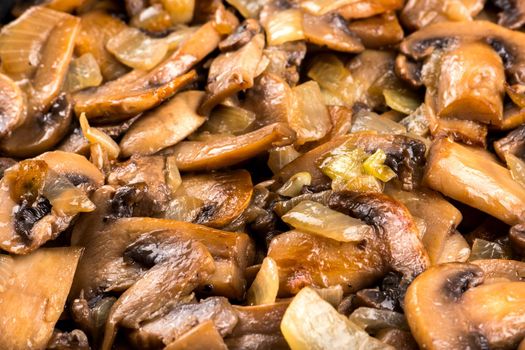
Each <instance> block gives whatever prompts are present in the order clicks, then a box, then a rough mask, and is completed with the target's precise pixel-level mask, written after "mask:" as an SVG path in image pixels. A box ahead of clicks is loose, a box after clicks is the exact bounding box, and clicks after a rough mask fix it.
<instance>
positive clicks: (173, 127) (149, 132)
mask: <svg viewBox="0 0 525 350" xmlns="http://www.w3.org/2000/svg"><path fill="white" fill-rule="evenodd" d="M203 98H204V93H203V92H201V91H185V92H181V93H180V94H177V95H176V96H175V97H174V98H172V99H171V100H169V101H167V102H165V103H164V104H162V105H161V106H159V107H158V108H156V109H154V110H152V111H149V112H146V114H144V115H143V116H141V117H140V118H139V119H138V120H137V121H136V122H135V123H133V125H132V126H131V127H130V129H129V130H128V131H127V132H126V134H125V135H124V137H123V138H122V140H121V141H120V149H121V151H122V156H123V157H129V156H131V155H132V154H143V155H148V154H153V153H156V152H158V151H160V150H162V149H164V148H166V147H170V146H173V145H175V144H177V143H178V142H180V141H182V140H184V139H185V138H186V137H188V136H189V135H190V134H191V133H193V132H194V131H195V130H197V128H199V127H200V126H201V125H202V124H203V123H204V122H205V121H206V118H205V117H204V116H203V115H199V114H198V113H197V109H198V107H199V106H200V104H201V102H202V100H203Z"/></svg>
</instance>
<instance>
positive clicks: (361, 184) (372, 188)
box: [332, 175, 384, 193]
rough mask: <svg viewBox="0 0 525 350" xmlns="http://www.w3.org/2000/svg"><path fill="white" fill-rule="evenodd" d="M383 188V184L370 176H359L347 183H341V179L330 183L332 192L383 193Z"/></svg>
mask: <svg viewBox="0 0 525 350" xmlns="http://www.w3.org/2000/svg"><path fill="white" fill-rule="evenodd" d="M383 188H384V185H383V183H382V182H381V181H379V180H378V179H377V178H375V177H374V176H372V175H359V176H356V177H354V178H352V179H350V180H348V181H341V179H336V180H334V181H332V189H333V190H334V191H350V192H363V193H364V192H374V193H379V192H383Z"/></svg>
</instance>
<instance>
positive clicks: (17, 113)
mask: <svg viewBox="0 0 525 350" xmlns="http://www.w3.org/2000/svg"><path fill="white" fill-rule="evenodd" d="M0 106H1V107H0V138H2V137H3V136H5V135H8V134H9V133H10V132H11V131H13V130H14V129H16V128H17V127H18V126H19V125H20V124H21V123H22V122H23V121H24V118H25V116H26V105H25V101H24V95H23V93H22V90H21V89H20V88H19V87H18V85H16V84H15V82H14V81H13V80H11V78H9V77H8V76H7V75H5V74H0Z"/></svg>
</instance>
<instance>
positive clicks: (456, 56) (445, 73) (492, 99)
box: [425, 42, 505, 125]
mask: <svg viewBox="0 0 525 350" xmlns="http://www.w3.org/2000/svg"><path fill="white" fill-rule="evenodd" d="M430 64H431V63H430ZM437 65H438V66H437V67H436V68H437V72H436V73H437V82H436V81H425V83H426V85H427V98H426V100H427V102H429V105H430V106H431V107H432V108H433V109H434V110H435V112H436V114H437V116H438V117H441V118H448V119H454V118H455V119H467V120H472V121H479V122H482V123H486V124H495V125H501V123H502V120H503V96H504V93H505V86H504V84H505V72H504V68H503V62H502V60H501V58H500V57H499V56H498V54H497V52H496V51H494V50H493V49H492V47H490V46H489V45H487V44H484V43H479V42H473V43H462V44H460V45H459V46H458V47H457V48H454V49H451V50H450V51H447V52H445V53H443V55H442V56H441V58H440V61H439V63H438V64H437ZM425 80H426V79H425ZM428 80H433V79H431V78H430V79H428ZM430 101H431V102H430Z"/></svg>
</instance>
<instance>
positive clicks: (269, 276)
mask: <svg viewBox="0 0 525 350" xmlns="http://www.w3.org/2000/svg"><path fill="white" fill-rule="evenodd" d="M278 292H279V269H278V267H277V263H276V262H275V260H273V259H272V258H270V257H266V258H264V260H263V262H262V265H261V268H260V269H259V272H258V273H257V276H255V280H254V281H253V283H252V285H251V287H250V289H249V290H248V292H247V294H246V300H247V301H248V305H264V304H273V303H275V299H276V298H277V293H278Z"/></svg>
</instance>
